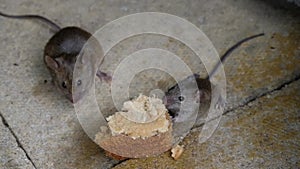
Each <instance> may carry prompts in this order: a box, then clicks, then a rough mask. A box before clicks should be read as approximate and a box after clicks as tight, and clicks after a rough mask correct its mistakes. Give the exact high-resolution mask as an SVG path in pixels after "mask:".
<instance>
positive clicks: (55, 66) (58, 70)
mask: <svg viewBox="0 0 300 169" xmlns="http://www.w3.org/2000/svg"><path fill="white" fill-rule="evenodd" d="M0 16H3V17H8V18H13V19H35V20H39V21H42V22H44V23H46V24H48V25H49V26H50V27H51V28H52V30H53V31H54V32H55V34H54V35H53V36H52V37H51V38H50V40H49V41H48V43H47V44H46V46H45V48H44V62H45V64H46V67H47V68H48V70H49V72H50V74H51V77H52V80H53V82H54V84H55V86H56V87H57V88H58V89H59V91H61V93H63V94H64V95H65V96H66V97H67V99H69V100H70V101H71V102H72V103H76V102H77V101H78V100H80V99H81V97H82V95H83V94H84V91H80V92H79V93H72V87H73V86H72V81H73V70H74V65H75V62H76V61H77V59H78V56H79V54H80V52H81V49H82V48H83V46H84V45H85V44H86V42H87V41H88V40H89V39H90V38H91V37H92V34H90V33H89V32H87V31H85V30H83V29H81V28H79V27H74V26H71V27H64V28H61V27H60V26H58V25H57V24H55V23H54V22H52V21H51V20H49V19H47V18H45V17H43V16H39V15H8V14H5V13H2V12H0ZM99 47H100V48H101V46H99ZM100 64H101V63H100ZM99 66H100V65H99ZM97 70H98V69H97ZM96 75H97V76H98V77H99V78H100V80H104V81H106V82H110V81H111V76H110V75H108V74H106V73H104V72H101V71H100V70H98V71H97V73H96ZM84 83H86V82H85V81H84V80H83V79H77V81H76V83H75V84H76V86H77V88H78V87H80V86H82V88H86V87H87V85H86V84H84ZM82 90H84V89H82Z"/></svg>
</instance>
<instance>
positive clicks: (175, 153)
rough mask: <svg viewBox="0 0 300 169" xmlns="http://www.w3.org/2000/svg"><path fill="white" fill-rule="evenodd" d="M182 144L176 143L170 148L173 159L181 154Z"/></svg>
mask: <svg viewBox="0 0 300 169" xmlns="http://www.w3.org/2000/svg"><path fill="white" fill-rule="evenodd" d="M183 150H184V149H183V146H180V145H176V146H175V147H173V148H172V150H171V153H172V155H171V156H172V157H173V158H174V160H178V158H179V157H180V156H181V154H182V153H183Z"/></svg>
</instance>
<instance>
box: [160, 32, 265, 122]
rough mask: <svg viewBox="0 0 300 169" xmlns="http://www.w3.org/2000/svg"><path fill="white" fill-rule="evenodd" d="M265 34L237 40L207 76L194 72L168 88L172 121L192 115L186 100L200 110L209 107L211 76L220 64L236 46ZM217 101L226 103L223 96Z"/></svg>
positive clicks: (168, 108)
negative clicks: (185, 103)
mask: <svg viewBox="0 0 300 169" xmlns="http://www.w3.org/2000/svg"><path fill="white" fill-rule="evenodd" d="M263 35H264V33H260V34H257V35H253V36H250V37H247V38H244V39H242V40H240V41H239V42H237V43H236V44H234V45H233V46H232V47H230V48H229V49H228V50H227V51H226V52H225V53H224V54H223V55H222V56H221V58H220V60H219V62H218V63H217V64H216V65H215V66H214V67H213V69H212V71H211V72H209V73H208V75H207V76H206V77H200V75H199V74H193V75H190V76H188V77H186V78H185V79H183V80H181V81H179V82H178V83H177V84H175V85H174V86H172V87H171V88H169V89H168V90H167V92H165V96H164V97H163V99H162V100H163V103H164V105H165V106H166V108H167V110H168V112H169V114H170V116H171V118H172V121H174V122H184V121H186V120H187V119H188V117H189V116H190V115H189V114H188V113H186V112H191V111H190V110H184V109H182V108H181V105H182V104H183V103H184V102H185V101H191V102H194V104H197V105H199V110H200V109H201V107H203V106H204V107H206V109H208V108H209V105H210V101H211V98H212V96H211V95H212V93H211V91H212V86H213V85H212V83H211V82H210V78H211V77H212V76H213V75H214V73H215V72H216V70H217V69H218V68H219V66H220V65H221V64H222V63H224V61H225V60H226V58H227V57H228V56H229V55H230V54H231V53H232V52H233V51H234V50H235V49H236V48H238V47H239V46H241V45H242V44H243V43H245V42H247V41H249V40H251V39H254V38H257V37H260V36H263ZM194 80H195V81H196V84H197V88H195V89H191V87H189V86H191V83H192V82H194ZM180 89H182V91H180ZM185 90H194V91H188V92H187V91H185ZM183 93H185V94H191V95H190V96H187V95H184V94H183ZM186 98H192V99H189V100H187V99H186ZM217 103H219V104H223V105H224V104H225V100H224V99H222V98H219V99H218V101H217ZM188 104H189V103H188ZM190 105H192V104H190ZM188 107H191V106H187V108H188ZM198 117H199V115H198ZM198 117H197V118H198Z"/></svg>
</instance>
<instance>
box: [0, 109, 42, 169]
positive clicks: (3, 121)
mask: <svg viewBox="0 0 300 169" xmlns="http://www.w3.org/2000/svg"><path fill="white" fill-rule="evenodd" d="M0 117H1V119H2V123H3V124H4V126H5V127H6V128H8V130H9V131H10V133H11V134H12V135H13V137H14V138H15V139H16V142H17V144H18V147H20V148H21V149H22V150H23V152H24V153H25V155H26V158H27V159H28V160H29V161H30V163H31V164H32V165H33V167H34V168H35V169H37V167H36V165H35V164H34V162H33V161H32V159H31V157H30V156H29V154H28V153H27V151H26V150H25V148H24V147H23V145H22V144H21V142H20V140H19V138H18V137H17V135H16V134H15V132H14V131H13V130H12V128H11V127H10V126H9V124H8V123H7V121H6V120H5V118H4V116H3V115H2V113H1V112H0Z"/></svg>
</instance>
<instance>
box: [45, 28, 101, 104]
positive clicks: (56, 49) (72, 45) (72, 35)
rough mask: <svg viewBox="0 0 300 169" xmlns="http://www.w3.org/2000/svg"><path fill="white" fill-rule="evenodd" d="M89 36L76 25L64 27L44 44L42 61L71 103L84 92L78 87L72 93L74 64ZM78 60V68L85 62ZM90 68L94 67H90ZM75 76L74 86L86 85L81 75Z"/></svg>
mask: <svg viewBox="0 0 300 169" xmlns="http://www.w3.org/2000/svg"><path fill="white" fill-rule="evenodd" d="M90 37H91V34H90V33H88V32H86V31H85V30H82V29H80V28H78V27H66V28H63V29H61V30H60V31H59V32H57V33H56V34H55V35H54V36H53V37H52V38H51V39H50V40H49V41H48V43H47V44H46V46H45V50H44V62H45V64H46V66H47V68H48V70H49V71H50V74H51V76H52V79H53V82H54V84H55V85H56V86H57V88H58V89H59V90H60V91H61V92H62V93H63V94H64V95H65V96H66V97H67V98H68V99H69V100H70V101H71V102H73V103H74V102H76V101H78V100H79V99H80V98H81V97H82V92H84V90H81V89H80V88H79V90H77V91H78V92H76V93H72V90H73V87H74V86H72V82H73V71H74V66H75V63H76V61H77V59H78V58H80V57H82V53H83V52H81V50H82V48H83V46H84V45H85V44H86V42H87V41H88V39H89V38H90ZM97 47H98V46H97ZM85 58H86V57H85ZM85 60H88V59H85ZM80 61H81V66H79V68H80V67H84V66H82V65H84V64H85V63H84V62H85V61H84V60H83V59H81V60H80ZM92 61H93V60H92ZM92 69H95V68H94V67H92ZM76 77H78V78H76V79H74V84H75V85H76V87H81V86H82V88H84V86H86V85H85V84H84V83H83V82H86V81H85V80H84V79H81V78H82V76H81V77H80V76H76ZM77 89H78V88H77ZM85 89H86V88H85Z"/></svg>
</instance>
